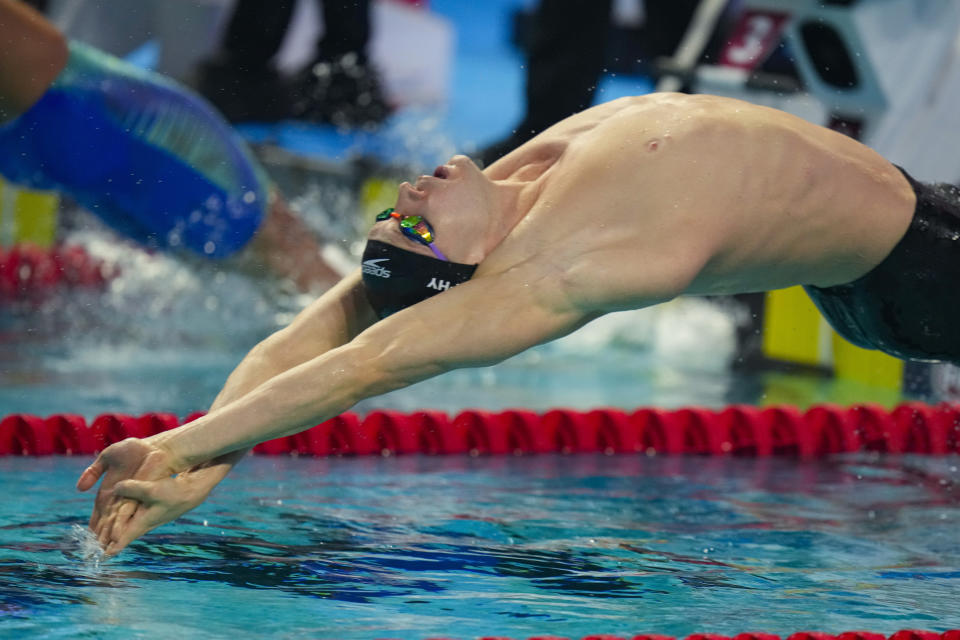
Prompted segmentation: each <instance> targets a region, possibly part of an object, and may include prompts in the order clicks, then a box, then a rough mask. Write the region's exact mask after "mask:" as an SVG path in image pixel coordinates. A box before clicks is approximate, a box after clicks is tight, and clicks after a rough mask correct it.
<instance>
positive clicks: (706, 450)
mask: <svg viewBox="0 0 960 640" xmlns="http://www.w3.org/2000/svg"><path fill="white" fill-rule="evenodd" d="M202 415H203V414H202V413H195V414H191V415H190V416H188V417H187V419H185V420H183V421H182V422H181V421H180V420H179V419H178V418H177V417H176V416H175V415H172V414H168V413H149V414H146V415H142V416H137V417H135V416H129V415H123V414H104V415H101V416H98V417H97V418H96V419H95V420H94V421H93V422H92V423H90V424H89V425H88V424H87V423H86V421H85V420H84V419H83V418H82V417H81V416H77V415H69V414H64V415H54V416H50V417H49V418H40V417H37V416H32V415H11V416H8V417H6V418H4V419H3V420H2V421H0V455H34V456H42V455H70V454H92V453H95V452H97V451H99V450H101V449H103V448H105V447H106V446H108V445H110V444H112V443H114V442H118V441H120V440H123V439H124V438H128V437H136V438H145V437H148V436H151V435H154V434H157V433H160V432H162V431H166V430H168V429H172V428H174V427H176V426H178V425H180V424H184V423H186V422H190V421H191V420H194V419H196V418H198V417H200V416H202ZM254 451H255V452H256V453H262V454H267V455H284V454H293V455H311V456H330V455H340V456H345V455H346V456H365V455H407V454H416V453H419V454H429V455H435V454H464V453H469V454H471V455H508V454H514V455H532V454H538V453H598V452H603V453H607V454H615V453H617V454H631V453H632V454H638V453H641V454H646V455H707V456H745V457H748V456H752V457H766V456H774V455H788V456H797V457H801V458H813V457H817V456H824V455H829V454H833V453H845V452H854V451H876V452H880V453H893V454H899V453H916V454H930V455H945V454H957V453H960V406H957V405H949V404H941V405H925V404H920V403H914V402H911V403H906V404H902V405H900V406H898V407H896V408H894V409H893V410H892V411H890V410H887V409H884V408H882V407H879V406H875V405H857V406H854V407H850V408H842V407H837V406H834V405H826V404H825V405H818V406H815V407H812V408H810V409H808V410H807V411H805V412H802V411H800V410H798V409H796V408H795V407H787V406H775V407H767V408H764V409H760V408H757V407H750V406H745V405H734V406H730V407H727V408H725V409H722V410H712V409H704V408H699V407H691V408H682V409H676V410H669V411H668V410H664V409H646V408H645V409H638V410H636V411H633V412H626V411H622V410H619V409H597V410H594V411H587V412H580V411H572V410H567V409H553V410H550V411H547V412H545V413H543V414H539V413H536V412H534V411H529V410H526V409H513V410H508V411H501V412H489V411H480V410H470V411H463V412H461V413H459V414H457V415H456V416H453V417H451V416H448V415H447V414H446V413H443V412H440V411H419V412H416V413H412V414H404V413H399V412H396V411H373V412H371V413H369V414H368V415H366V416H365V417H363V418H361V417H360V416H358V415H356V414H354V413H345V414H343V415H340V416H337V417H336V418H332V419H331V420H327V421H326V422H324V423H322V424H319V425H317V426H315V427H313V428H311V429H308V430H306V431H303V432H301V433H298V434H295V435H291V436H286V437H283V438H277V439H275V440H269V441H267V442H264V443H262V444H258V445H257V446H256V447H254ZM808 640H813V639H808ZM914 640H918V639H914ZM952 640H960V638H953V639H952Z"/></svg>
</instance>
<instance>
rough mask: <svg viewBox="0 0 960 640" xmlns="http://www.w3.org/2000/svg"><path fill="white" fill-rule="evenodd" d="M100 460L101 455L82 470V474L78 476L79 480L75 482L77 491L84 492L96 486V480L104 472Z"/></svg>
mask: <svg viewBox="0 0 960 640" xmlns="http://www.w3.org/2000/svg"><path fill="white" fill-rule="evenodd" d="M102 459H103V455H102V454H101V455H100V456H97V459H96V460H94V461H93V464H91V465H90V466H89V467H87V468H86V469H84V470H83V473H81V474H80V478H79V479H78V480H77V490H78V491H86V490H87V489H90V488H91V487H92V486H93V485H95V484H97V480H99V479H100V476H102V475H103V472H104V466H103V462H101V460H102Z"/></svg>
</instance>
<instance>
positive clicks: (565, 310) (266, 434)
mask: <svg viewBox="0 0 960 640" xmlns="http://www.w3.org/2000/svg"><path fill="white" fill-rule="evenodd" d="M530 284H532V285H536V284H538V281H537V279H536V278H535V276H527V275H526V274H524V273H522V272H518V273H510V274H507V275H506V276H504V277H502V278H494V277H490V278H483V279H480V280H474V281H471V282H467V283H464V284H462V285H460V286H458V287H456V288H455V289H452V290H450V291H448V292H446V293H444V294H443V295H441V296H437V297H435V298H431V299H429V300H426V301H424V302H421V303H420V304H418V305H416V307H414V308H411V309H408V310H406V311H403V312H400V313H398V314H396V315H395V316H393V317H391V318H388V319H387V320H386V321H384V322H381V323H377V324H376V325H374V326H373V327H371V328H370V329H369V330H368V331H367V332H364V333H362V334H361V335H359V336H358V337H357V338H356V339H354V340H353V341H351V342H350V343H349V344H346V345H344V346H342V347H339V348H337V349H334V350H332V351H329V352H327V353H325V354H323V355H321V356H319V357H317V358H315V359H313V360H311V361H310V362H306V363H304V364H302V365H300V366H297V367H295V368H293V369H290V370H289V371H287V372H285V373H283V374H281V375H278V376H276V377H274V378H272V379H271V380H269V381H267V382H265V383H264V384H262V385H260V386H259V387H257V388H256V389H255V390H253V391H251V392H250V393H248V394H246V395H245V396H243V397H242V398H241V399H240V400H237V401H236V402H233V403H231V404H229V405H227V406H225V407H224V408H223V409H221V410H219V411H216V412H213V413H211V414H209V415H208V416H205V417H204V418H201V419H199V420H197V421H196V422H193V423H191V424H189V425H185V426H184V427H181V428H180V429H177V430H176V431H175V432H173V433H174V435H173V437H171V438H170V439H169V440H168V441H167V443H166V444H165V447H164V448H166V449H167V451H168V453H169V455H170V456H171V458H172V462H173V463H174V467H175V468H176V467H177V466H179V467H180V468H185V467H188V466H191V465H194V464H197V463H198V462H201V461H204V460H210V459H211V458H214V457H217V456H220V455H223V454H225V453H228V452H231V451H235V450H238V449H241V448H246V447H251V446H253V445H254V444H256V443H258V442H263V441H265V440H270V439H273V438H278V437H282V436H287V435H290V434H293V433H297V432H299V431H302V430H303V429H306V428H308V427H311V426H313V425H315V424H318V423H320V422H323V421H325V420H328V419H330V418H332V417H334V416H337V415H339V414H340V413H342V412H343V411H346V410H347V409H349V408H350V407H352V406H353V405H354V404H356V403H357V402H358V401H359V400H361V399H364V398H369V397H372V396H375V395H379V394H382V393H386V392H388V391H392V390H394V389H398V388H401V387H405V386H408V385H411V384H414V383H416V382H419V381H421V380H424V379H427V378H430V377H433V376H436V375H439V374H441V373H443V372H445V371H448V370H450V369H454V368H460V367H466V366H478V365H485V364H492V363H493V362H498V361H500V360H503V359H504V358H507V357H509V356H512V355H514V354H516V353H519V352H520V351H523V350H524V349H527V348H529V347H531V346H533V345H535V344H539V343H541V342H543V341H545V340H548V339H552V338H555V337H558V336H560V335H563V334H564V333H567V332H568V331H570V330H572V329H574V328H576V327H577V326H579V325H581V324H582V323H583V322H586V321H587V319H589V315H587V314H584V313H583V312H581V311H578V310H576V309H574V308H572V307H570V306H569V305H567V304H564V302H563V301H562V296H557V295H556V294H555V293H554V292H552V291H551V290H552V289H555V286H553V285H551V284H550V283H543V286H542V287H537V286H528V285H530ZM471 308H474V309H477V310H482V313H476V314H475V315H473V314H471V313H470V312H469V311H468V310H469V309H471Z"/></svg>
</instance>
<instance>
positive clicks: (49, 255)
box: [0, 245, 113, 302]
mask: <svg viewBox="0 0 960 640" xmlns="http://www.w3.org/2000/svg"><path fill="white" fill-rule="evenodd" d="M112 276H113V273H112V272H111V270H110V269H108V268H107V267H106V266H105V265H104V263H103V261H101V260H98V259H96V258H94V257H92V256H91V255H90V254H88V253H87V252H86V251H85V250H84V249H83V248H82V247H76V246H58V247H54V248H52V249H41V248H39V247H36V246H32V245H15V246H13V247H9V248H2V247H0V302H3V301H9V300H20V299H25V298H33V297H36V296H37V295H40V294H44V293H47V292H49V291H51V290H53V289H55V288H57V287H67V288H74V287H99V286H102V285H103V284H104V283H105V282H106V281H107V280H109V279H110V278H111V277H112Z"/></svg>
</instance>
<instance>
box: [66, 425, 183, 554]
mask: <svg viewBox="0 0 960 640" xmlns="http://www.w3.org/2000/svg"><path fill="white" fill-rule="evenodd" d="M177 466H178V465H177V464H176V463H175V462H174V461H173V458H172V456H170V454H169V453H168V452H167V451H166V450H165V449H163V448H162V447H161V446H158V444H157V443H156V442H151V440H150V439H143V440H141V439H138V438H127V439H126V440H123V441H122V442H118V443H116V444H113V445H110V446H109V447H107V448H106V449H104V450H103V451H102V452H101V453H100V455H99V456H98V457H97V459H96V460H95V461H94V462H93V464H91V465H90V466H89V467H87V468H86V469H85V470H84V472H83V473H82V474H81V475H80V479H79V480H78V481H77V489H79V490H80V491H87V490H88V489H90V488H91V487H93V486H94V485H95V484H96V483H97V481H98V480H100V479H101V478H102V479H103V482H101V484H100V489H99V491H97V497H96V500H95V501H94V505H93V514H92V515H91V516H90V530H91V531H93V533H94V534H95V535H96V536H97V540H98V541H99V542H100V544H101V545H102V546H103V547H104V549H105V552H106V554H107V555H108V556H112V555H116V554H117V553H119V552H120V550H121V549H123V548H124V547H126V546H127V545H128V544H129V543H130V542H131V541H132V540H133V539H134V538H136V537H137V536H133V537H129V536H128V535H124V534H126V532H127V531H129V530H131V525H132V524H134V523H133V522H132V521H134V520H135V519H136V523H135V524H136V525H138V526H137V527H136V529H137V530H139V529H141V528H142V527H143V526H144V525H147V526H146V528H142V531H141V534H142V533H144V532H146V531H149V530H150V529H152V528H154V527H156V526H158V525H159V524H162V523H163V522H166V520H163V521H159V522H157V523H156V524H149V522H150V520H149V519H148V514H147V513H146V511H147V510H148V509H144V508H143V507H149V505H147V504H138V503H137V502H134V500H137V497H136V496H137V495H142V494H143V488H144V487H143V485H151V484H153V483H155V482H163V481H170V480H171V476H172V475H173V474H175V473H177V471H179V469H177ZM131 493H132V494H134V495H128V494H131ZM131 498H132V500H131ZM174 517H175V516H174ZM138 535H139V534H138Z"/></svg>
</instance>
